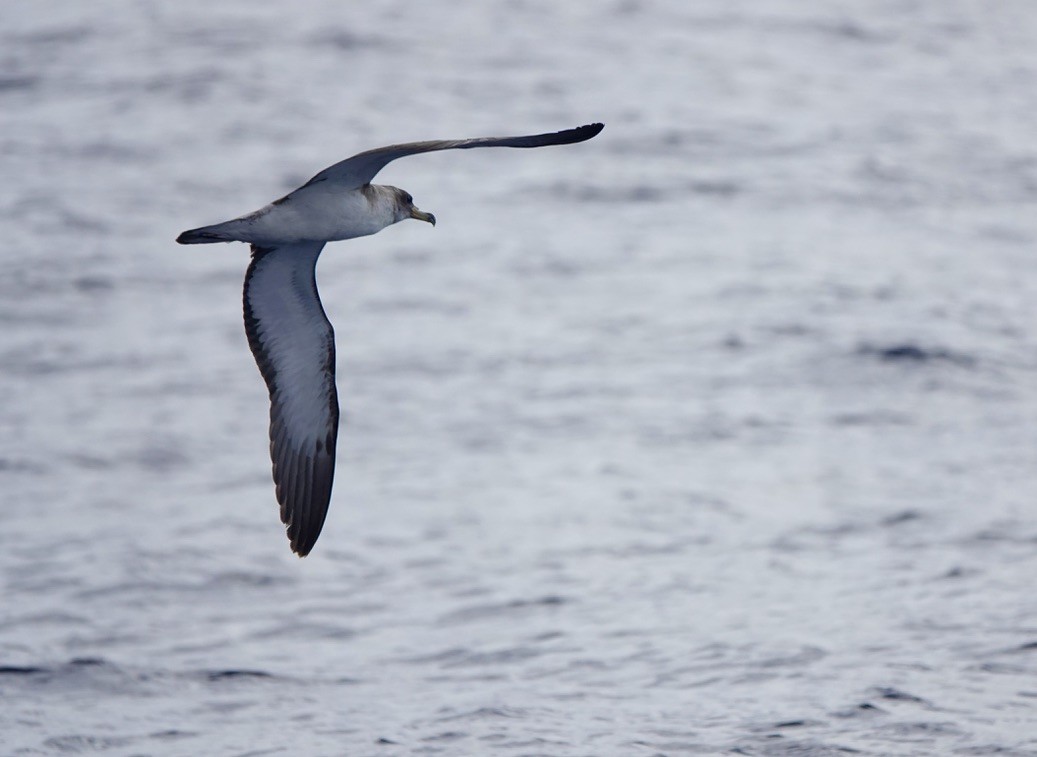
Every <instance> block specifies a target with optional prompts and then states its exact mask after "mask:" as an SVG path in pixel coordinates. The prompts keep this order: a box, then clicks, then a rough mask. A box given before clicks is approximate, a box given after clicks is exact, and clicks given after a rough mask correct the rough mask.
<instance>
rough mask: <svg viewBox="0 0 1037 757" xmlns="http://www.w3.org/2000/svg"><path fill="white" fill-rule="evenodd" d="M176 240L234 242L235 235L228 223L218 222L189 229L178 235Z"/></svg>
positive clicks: (181, 242)
mask: <svg viewBox="0 0 1037 757" xmlns="http://www.w3.org/2000/svg"><path fill="white" fill-rule="evenodd" d="M176 241H177V242H178V243H179V244H212V243H214V242H233V241H235V237H234V236H233V235H232V234H231V233H230V230H229V229H228V228H227V223H218V224H215V225H213V226H202V227H200V228H197V229H188V230H187V231H185V232H184V233H183V234H181V235H180V236H178V237H177V238H176Z"/></svg>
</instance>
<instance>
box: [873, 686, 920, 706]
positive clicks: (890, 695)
mask: <svg viewBox="0 0 1037 757" xmlns="http://www.w3.org/2000/svg"><path fill="white" fill-rule="evenodd" d="M873 691H874V692H875V696H876V697H877V698H879V699H882V700H885V701H887V702H907V703H910V704H920V705H923V706H925V707H932V704H931V703H930V702H929V701H927V700H925V699H922V697H919V696H915V695H914V694H909V693H908V692H906V691H903V690H901V689H898V688H896V687H894V686H879V687H877V688H875V689H874V690H873Z"/></svg>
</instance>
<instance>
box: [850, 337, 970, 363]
mask: <svg viewBox="0 0 1037 757" xmlns="http://www.w3.org/2000/svg"><path fill="white" fill-rule="evenodd" d="M857 354H858V355H861V356H864V357H874V358H878V359H879V360H881V361H883V362H885V363H899V364H901V365H910V364H922V363H951V364H953V365H958V366H962V367H967V368H971V367H973V366H975V365H976V363H977V360H976V358H975V357H973V356H971V355H966V354H964V353H961V352H955V351H953V350H948V349H945V348H942V347H923V346H921V345H918V344H912V343H910V342H904V343H902V344H892V345H887V346H878V345H872V344H862V345H861V346H859V347H858V348H857Z"/></svg>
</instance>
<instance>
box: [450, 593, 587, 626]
mask: <svg viewBox="0 0 1037 757" xmlns="http://www.w3.org/2000/svg"><path fill="white" fill-rule="evenodd" d="M569 602H570V600H569V599H566V598H565V597H559V596H554V595H549V596H545V597H539V598H537V599H514V600H512V601H510V602H499V603H488V604H481V605H473V606H471V607H465V608H462V609H460V610H455V611H453V612H449V613H447V614H446V615H443V616H442V617H441V618H440V619H439V622H440V623H445V624H450V623H462V622H468V621H472V620H482V619H486V618H499V617H504V616H509V617H510V616H513V615H515V614H523V615H524V614H527V613H529V612H530V611H536V610H539V609H542V608H555V607H560V606H561V605H564V604H568V603H569Z"/></svg>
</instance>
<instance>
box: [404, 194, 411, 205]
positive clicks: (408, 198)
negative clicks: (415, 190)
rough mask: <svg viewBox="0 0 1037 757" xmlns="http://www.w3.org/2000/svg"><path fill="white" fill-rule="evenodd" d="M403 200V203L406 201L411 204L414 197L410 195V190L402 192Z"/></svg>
mask: <svg viewBox="0 0 1037 757" xmlns="http://www.w3.org/2000/svg"><path fill="white" fill-rule="evenodd" d="M403 201H404V202H405V203H407V204H408V205H410V204H412V203H413V202H414V198H413V197H411V195H410V192H404V193H403Z"/></svg>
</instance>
